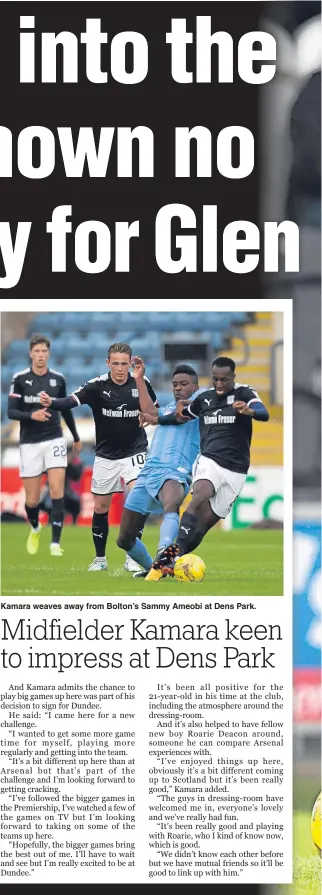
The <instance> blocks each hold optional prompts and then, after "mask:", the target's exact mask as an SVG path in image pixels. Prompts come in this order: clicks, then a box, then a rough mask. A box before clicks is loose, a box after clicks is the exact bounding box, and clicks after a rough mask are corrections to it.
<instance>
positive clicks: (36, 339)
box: [29, 333, 50, 351]
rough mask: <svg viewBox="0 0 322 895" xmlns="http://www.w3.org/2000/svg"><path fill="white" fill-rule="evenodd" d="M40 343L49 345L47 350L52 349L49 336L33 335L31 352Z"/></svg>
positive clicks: (30, 345)
mask: <svg viewBox="0 0 322 895" xmlns="http://www.w3.org/2000/svg"><path fill="white" fill-rule="evenodd" d="M39 342H44V343H45V345H47V348H50V339H48V336H43V335H42V333H33V335H32V336H30V341H29V348H30V351H31V349H32V348H34V346H35V345H39Z"/></svg>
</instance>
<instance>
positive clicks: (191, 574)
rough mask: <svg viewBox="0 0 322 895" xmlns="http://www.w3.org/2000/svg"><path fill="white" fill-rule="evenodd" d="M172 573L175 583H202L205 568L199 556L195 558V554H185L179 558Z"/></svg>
mask: <svg viewBox="0 0 322 895" xmlns="http://www.w3.org/2000/svg"><path fill="white" fill-rule="evenodd" d="M173 571H174V577H175V578H176V579H177V581H202V579H203V578H204V577H205V573H206V566H205V564H204V561H203V559H200V556H196V554H195V553H186V554H185V555H184V556H179V559H177V561H176V563H175V566H174V570H173Z"/></svg>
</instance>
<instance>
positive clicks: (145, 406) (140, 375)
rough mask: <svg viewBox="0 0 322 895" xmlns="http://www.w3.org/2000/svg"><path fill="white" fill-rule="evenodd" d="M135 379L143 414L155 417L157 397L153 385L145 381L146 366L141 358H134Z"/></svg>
mask: <svg viewBox="0 0 322 895" xmlns="http://www.w3.org/2000/svg"><path fill="white" fill-rule="evenodd" d="M132 366H133V378H134V379H135V384H136V387H137V390H138V392H139V403H140V410H141V411H142V413H143V414H147V415H152V416H155V409H156V406H157V403H158V401H157V396H156V394H155V391H154V389H153V388H152V385H151V383H150V382H149V380H148V379H145V377H144V373H145V366H144V363H143V360H142V358H141V357H137V356H135V357H133V358H132Z"/></svg>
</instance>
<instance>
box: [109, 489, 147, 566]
mask: <svg viewBox="0 0 322 895" xmlns="http://www.w3.org/2000/svg"><path fill="white" fill-rule="evenodd" d="M128 500H129V497H128V498H127V501H128ZM147 517H148V514H147V513H140V512H137V511H136V510H132V509H129V508H128V506H127V504H125V507H124V510H123V513H122V519H121V526H120V531H119V535H118V538H117V542H116V543H117V546H118V547H120V548H121V549H122V550H125V551H126V553H127V555H128V556H129V557H130V559H132V560H134V562H135V565H136V566H137V568H136V569H134V571H140V570H141V567H143V569H145V571H149V569H150V568H151V566H152V556H150V554H149V553H148V551H147V549H146V546H145V544H144V543H143V541H141V539H140V537H139V535H140V534H141V535H142V532H143V528H144V524H145V521H146V519H147Z"/></svg>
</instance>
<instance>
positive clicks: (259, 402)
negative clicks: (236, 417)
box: [247, 398, 264, 407]
mask: <svg viewBox="0 0 322 895" xmlns="http://www.w3.org/2000/svg"><path fill="white" fill-rule="evenodd" d="M250 404H263V401H261V399H260V398H252V399H251V400H250V401H247V407H249V405H250ZM263 406H264V405H263Z"/></svg>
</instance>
